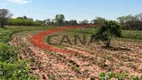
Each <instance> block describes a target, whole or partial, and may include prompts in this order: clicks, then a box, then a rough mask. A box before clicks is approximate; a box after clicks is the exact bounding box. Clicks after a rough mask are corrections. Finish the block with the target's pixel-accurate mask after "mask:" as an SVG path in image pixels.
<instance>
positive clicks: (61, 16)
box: [55, 14, 65, 26]
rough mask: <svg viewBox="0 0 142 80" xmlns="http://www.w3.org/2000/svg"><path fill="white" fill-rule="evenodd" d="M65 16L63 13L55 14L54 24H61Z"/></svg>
mask: <svg viewBox="0 0 142 80" xmlns="http://www.w3.org/2000/svg"><path fill="white" fill-rule="evenodd" d="M64 20H65V17H64V15H63V14H57V15H56V17H55V21H56V24H57V25H59V26H62V25H63V24H64Z"/></svg>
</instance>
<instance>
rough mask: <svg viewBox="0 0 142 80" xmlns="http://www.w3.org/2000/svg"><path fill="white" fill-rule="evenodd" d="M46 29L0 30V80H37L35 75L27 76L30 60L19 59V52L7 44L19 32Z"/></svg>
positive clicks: (15, 28) (44, 28) (20, 28)
mask: <svg viewBox="0 0 142 80" xmlns="http://www.w3.org/2000/svg"><path fill="white" fill-rule="evenodd" d="M46 29H49V28H46V27H22V26H21V27H19V28H18V27H8V28H7V29H0V79H2V80H38V76H37V75H31V74H29V71H30V67H28V65H27V64H31V61H30V60H24V59H22V60H21V59H19V58H18V55H19V52H18V51H19V50H18V49H16V48H15V47H12V46H10V45H9V44H8V41H10V40H11V37H12V35H13V34H15V33H17V32H21V31H31V30H46Z"/></svg>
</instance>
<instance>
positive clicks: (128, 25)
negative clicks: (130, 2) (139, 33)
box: [117, 13, 142, 30]
mask: <svg viewBox="0 0 142 80" xmlns="http://www.w3.org/2000/svg"><path fill="white" fill-rule="evenodd" d="M117 19H118V21H119V22H120V23H121V25H122V26H123V29H126V30H142V13H140V14H137V15H131V14H130V15H127V16H121V17H118V18H117Z"/></svg>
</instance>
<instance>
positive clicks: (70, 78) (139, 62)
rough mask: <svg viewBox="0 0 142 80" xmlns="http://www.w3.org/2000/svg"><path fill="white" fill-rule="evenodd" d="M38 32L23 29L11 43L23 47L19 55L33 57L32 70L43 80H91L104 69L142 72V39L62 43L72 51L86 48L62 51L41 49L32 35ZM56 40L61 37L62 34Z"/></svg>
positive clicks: (117, 71) (131, 72)
mask: <svg viewBox="0 0 142 80" xmlns="http://www.w3.org/2000/svg"><path fill="white" fill-rule="evenodd" d="M35 33H37V32H22V33H18V34H15V35H14V36H13V39H12V41H11V42H10V44H11V45H14V46H16V47H17V48H20V51H21V54H20V55H19V57H22V58H32V59H34V63H32V64H31V65H30V67H31V69H32V73H33V74H38V75H39V77H40V80H49V79H51V80H52V79H53V80H90V77H91V76H95V77H97V78H98V75H99V74H100V73H101V72H116V73H122V72H127V73H129V74H130V75H135V76H139V75H142V42H141V41H135V40H123V39H116V40H113V41H112V47H111V48H106V47H103V44H102V43H97V42H96V43H92V44H91V45H89V46H88V45H81V44H78V45H69V44H67V43H66V44H62V45H60V46H57V47H60V48H63V49H69V50H72V51H79V52H82V53H84V52H87V53H88V54H87V55H84V54H63V53H56V52H53V51H48V50H42V49H40V48H37V47H35V46H33V45H32V44H31V43H30V42H29V39H30V38H31V37H32V36H33V34H35ZM65 33H66V34H68V35H70V38H71V39H72V36H71V35H73V34H71V33H69V32H68V33H67V32H61V33H58V35H60V36H58V37H56V38H54V40H53V42H58V41H60V40H61V38H62V35H63V34H65Z"/></svg>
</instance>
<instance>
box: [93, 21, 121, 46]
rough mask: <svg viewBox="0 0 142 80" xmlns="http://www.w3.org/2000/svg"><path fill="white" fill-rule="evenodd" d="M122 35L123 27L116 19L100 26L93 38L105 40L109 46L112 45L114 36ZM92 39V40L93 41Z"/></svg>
mask: <svg viewBox="0 0 142 80" xmlns="http://www.w3.org/2000/svg"><path fill="white" fill-rule="evenodd" d="M113 36H115V37H120V36H121V28H120V25H119V24H118V23H116V22H115V21H105V22H104V24H103V25H102V26H101V27H100V28H99V30H98V32H97V33H96V34H94V35H92V39H93V38H94V39H95V40H97V41H99V40H101V41H103V42H104V43H105V45H106V46H107V47H109V46H110V45H111V39H112V37H113ZM92 39H91V41H92Z"/></svg>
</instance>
